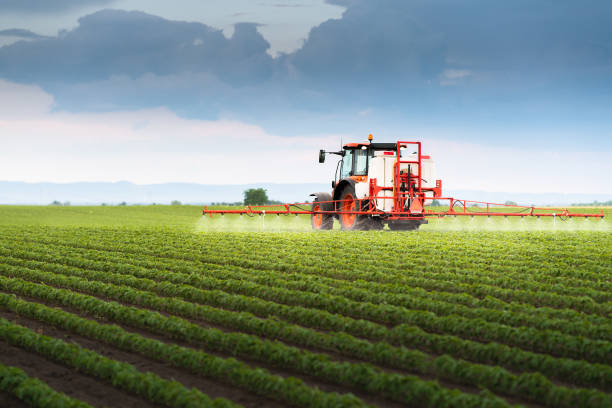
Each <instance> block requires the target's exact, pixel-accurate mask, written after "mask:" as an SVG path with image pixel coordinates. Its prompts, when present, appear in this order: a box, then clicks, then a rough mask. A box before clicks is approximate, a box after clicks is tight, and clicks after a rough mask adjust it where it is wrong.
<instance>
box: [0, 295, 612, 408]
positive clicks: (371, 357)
mask: <svg viewBox="0 0 612 408" xmlns="http://www.w3.org/2000/svg"><path fill="white" fill-rule="evenodd" d="M138 296H139V298H141V299H142V298H145V299H146V298H149V299H150V298H151V297H154V295H151V294H148V293H144V292H139V293H138ZM151 303H154V301H153V302H151ZM0 305H1V306H3V307H5V308H8V309H10V310H12V311H14V312H16V313H18V314H19V315H21V316H29V317H32V318H36V319H42V320H44V321H46V322H48V323H51V324H54V325H56V326H61V327H62V328H66V329H69V330H77V331H78V333H79V334H82V335H87V336H90V337H91V336H96V335H97V336H98V337H96V338H97V339H98V340H105V339H106V340H107V341H108V339H107V336H102V335H101V334H99V333H100V332H101V330H102V328H97V327H98V326H97V324H96V323H95V322H92V321H88V322H90V323H89V324H88V325H86V324H85V323H84V322H85V321H87V320H85V319H82V318H79V317H76V316H74V315H72V314H70V313H67V312H64V311H61V310H57V309H51V308H48V307H46V306H43V305H40V304H34V303H30V302H25V301H21V300H18V299H15V298H13V297H11V296H10V295H5V294H1V293H0ZM164 309H165V310H167V309H168V308H167V307H165V308H164ZM180 309H181V310H186V309H187V305H184V306H182V307H181V308H180ZM202 309H204V310H202ZM194 311H195V312H196V313H191V314H189V315H190V316H192V317H201V316H207V317H208V318H209V321H210V322H212V323H214V324H223V325H225V326H227V327H232V328H239V329H243V330H245V331H247V332H252V333H255V334H260V335H264V336H271V335H273V336H274V337H276V338H278V339H281V340H289V341H291V342H292V343H295V344H299V345H302V346H307V347H316V348H321V349H327V350H330V351H339V352H341V353H342V354H345V355H347V356H350V357H353V358H361V359H367V360H368V361H371V362H374V363H382V364H383V365H387V366H392V367H396V368H400V369H401V368H404V369H405V368H410V369H411V370H413V371H414V372H417V373H420V374H429V375H434V376H436V377H438V378H445V379H448V380H451V381H454V382H457V383H464V384H469V385H472V386H476V387H482V386H484V387H487V388H489V389H490V390H492V391H494V392H497V393H499V394H503V395H509V396H513V397H516V398H522V399H527V400H530V401H532V402H536V403H540V404H542V405H545V406H549V407H568V408H569V407H575V406H583V405H584V404H585V403H586V401H600V400H603V399H605V398H604V397H605V395H604V394H603V393H601V392H598V391H587V390H581V389H568V388H565V387H559V386H556V385H554V384H553V383H552V382H550V381H549V380H547V379H546V378H545V377H543V376H542V375H541V374H536V373H525V374H521V375H519V376H517V375H513V374H511V373H509V372H507V371H506V370H504V369H502V368H500V367H490V366H483V365H478V364H472V363H468V362H465V361H461V360H455V359H453V358H451V357H449V356H441V357H438V358H435V359H433V360H430V359H429V358H428V357H427V356H426V355H424V354H423V353H420V352H416V351H411V350H406V349H403V348H396V347H392V346H390V345H388V344H385V343H378V344H371V343H368V342H366V341H363V340H357V339H354V338H352V337H351V336H348V335H343V334H335V333H331V334H325V333H319V332H313V331H311V330H307V329H303V328H300V327H296V326H292V325H288V324H287V323H283V322H280V321H277V320H274V319H257V318H254V316H252V315H248V314H245V313H236V312H228V311H224V310H219V309H212V308H197V307H194ZM183 314H188V313H183ZM77 323H78V324H77ZM93 326H95V327H93ZM105 330H106V326H105ZM108 330H110V329H108ZM113 330H115V329H113ZM117 330H119V331H121V329H117ZM115 331H116V330H115ZM97 333H98V334H97ZM112 333H114V331H112ZM122 333H123V332H122ZM100 336H102V337H100ZM113 338H115V337H113ZM122 338H123V337H122ZM134 339H135V340H134V341H133V343H134V344H133V345H132V347H131V348H130V345H131V342H130V341H129V338H128V337H125V338H124V340H122V341H118V340H112V341H111V344H119V345H120V346H121V348H124V349H127V350H129V351H136V352H141V353H143V352H142V351H140V350H139V349H137V348H136V347H142V346H137V345H138V344H142V343H143V342H144V341H145V340H143V339H141V338H140V337H139V336H137V335H134ZM151 341H152V342H154V341H153V340H151ZM159 347H161V345H158V346H156V347H149V348H147V350H153V355H152V356H151V355H149V354H147V355H148V356H149V357H153V358H156V355H155V353H159ZM175 347H178V346H175ZM179 350H180V351H181V353H184V352H185V349H183V348H179ZM186 350H190V349H186ZM190 352H191V351H190ZM168 355H170V356H171V355H172V354H168ZM164 358H165V359H166V360H170V359H169V358H168V357H164ZM211 358H212V357H210V356H209V357H207V359H211ZM180 360H181V359H179V361H180ZM188 360H189V361H198V362H199V361H200V360H201V356H200V358H198V359H196V360H193V359H192V358H189V359H188ZM183 364H184V363H183ZM192 364H193V363H192ZM198 364H199V365H196V366H195V367H199V370H200V371H199V372H201V373H204V374H208V376H210V375H211V373H217V372H227V371H229V369H228V368H227V367H225V366H224V365H223V364H221V363H218V364H215V365H213V366H212V367H209V366H208V365H205V364H202V363H201V362H200V363H198ZM233 364H234V365H237V364H238V363H233ZM226 365H227V364H226ZM219 366H221V367H222V368H221V369H219V368H220V367H219ZM188 368H189V367H188ZM190 369H191V370H192V371H193V368H190ZM243 370H244V369H243ZM231 377H232V376H229V378H231ZM241 377H245V375H242V376H241ZM262 381H263V380H259V381H254V382H253V383H248V384H247V386H248V385H252V384H255V389H253V387H252V386H251V387H250V388H249V389H250V390H251V391H255V392H260V393H261V391H259V390H258V388H257V384H259V383H261V382H262ZM275 381H276V382H279V380H277V379H275ZM233 385H238V386H243V387H244V386H245V384H242V383H240V384H233ZM271 388H272V389H273V393H272V396H273V397H274V396H276V395H282V396H285V395H287V399H285V402H288V401H293V400H294V399H295V395H296V394H295V392H293V390H292V391H290V392H285V393H283V392H279V390H278V387H265V389H266V390H269V389H271ZM282 391H284V389H282ZM299 394H300V395H308V393H304V392H303V391H301V392H300V393H299ZM311 399H312V398H307V399H306V400H307V401H306V402H308V401H310V400H311ZM611 402H612V401H611ZM306 406H308V405H306Z"/></svg>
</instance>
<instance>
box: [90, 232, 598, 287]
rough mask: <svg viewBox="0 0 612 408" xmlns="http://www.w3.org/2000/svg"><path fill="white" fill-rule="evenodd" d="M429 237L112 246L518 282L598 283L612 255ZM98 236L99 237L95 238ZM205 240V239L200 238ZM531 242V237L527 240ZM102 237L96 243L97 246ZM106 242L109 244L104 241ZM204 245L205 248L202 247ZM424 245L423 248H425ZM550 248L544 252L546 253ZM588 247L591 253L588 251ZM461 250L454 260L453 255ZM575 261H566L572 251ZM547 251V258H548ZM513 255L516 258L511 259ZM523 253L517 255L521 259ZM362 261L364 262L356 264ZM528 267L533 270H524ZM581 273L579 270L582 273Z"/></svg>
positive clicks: (209, 237)
mask: <svg viewBox="0 0 612 408" xmlns="http://www.w3.org/2000/svg"><path fill="white" fill-rule="evenodd" d="M450 235H451V237H449V234H447V233H444V234H439V235H437V236H436V234H428V235H422V236H420V237H419V236H417V237H411V236H407V237H405V239H403V240H401V241H398V240H396V239H394V238H393V237H389V236H385V235H377V236H376V240H372V237H371V236H360V235H356V236H351V237H350V241H351V243H352V244H354V245H355V246H357V247H359V248H367V249H368V251H367V252H365V253H364V252H363V251H359V252H358V253H347V252H346V251H345V245H346V240H347V239H348V238H347V237H343V236H342V235H333V236H328V237H327V236H315V237H312V236H308V241H305V240H304V237H305V236H304V235H303V234H284V235H283V239H282V240H278V239H276V238H277V237H275V236H274V234H272V235H266V234H257V235H256V236H251V237H244V236H243V235H240V234H231V233H230V234H223V236H220V235H219V234H202V235H200V234H198V236H196V237H195V239H194V237H192V236H189V235H186V234H181V233H172V232H169V233H168V234H163V236H159V235H156V234H140V233H138V234H134V233H133V232H129V231H128V232H126V233H125V234H124V233H123V232H122V233H120V234H116V233H114V232H113V233H111V236H110V237H109V238H110V239H108V240H107V241H108V242H115V243H117V244H118V245H119V246H125V245H133V244H134V243H137V244H139V245H140V244H142V245H144V246H146V247H147V248H155V250H169V251H170V252H171V253H173V254H174V253H178V254H183V253H202V254H203V255H204V256H208V255H210V254H228V255H231V254H232V253H234V254H235V253H242V254H244V253H249V258H250V259H254V260H257V259H262V258H263V259H264V260H267V259H266V258H267V257H266V254H268V253H274V255H275V256H274V258H275V260H279V262H282V261H289V263H290V264H291V265H295V264H296V263H299V262H300V261H301V260H303V259H305V258H307V259H308V264H313V265H315V266H316V267H317V268H319V267H322V268H325V267H328V268H329V269H338V268H340V269H347V268H346V266H347V265H351V269H352V268H361V269H362V270H364V271H367V270H372V269H374V268H377V267H381V266H382V267H383V268H384V269H387V267H389V268H390V269H391V271H397V270H398V269H402V267H403V266H405V265H406V264H405V263H404V261H405V260H408V259H409V263H408V264H409V265H410V266H411V269H415V270H420V268H421V267H426V268H427V270H426V271H428V270H431V269H433V270H434V271H435V269H449V270H453V271H456V272H473V273H476V272H478V271H482V272H483V273H487V274H488V273H491V272H494V273H497V272H496V271H498V270H499V271H500V272H499V273H500V274H502V275H504V276H506V275H508V274H509V273H510V274H513V275H517V274H516V272H517V271H518V272H519V274H518V275H517V278H518V279H519V280H525V279H532V278H537V277H538V276H540V275H542V276H544V273H543V272H541V271H540V269H541V268H542V267H543V266H547V268H548V269H547V272H549V273H550V274H549V275H548V277H550V276H553V277H557V276H559V274H560V272H562V270H563V269H565V271H566V274H565V276H567V277H574V278H575V277H576V276H580V274H581V273H589V277H592V278H593V279H591V280H593V281H597V280H598V275H597V274H594V273H592V272H589V271H605V270H608V271H609V267H608V264H607V263H606V261H605V259H606V256H607V257H609V256H610V251H606V247H605V245H602V244H604V242H603V239H604V238H605V236H601V237H602V238H601V240H600V241H601V242H600V244H599V245H598V244H597V238H598V236H597V235H593V234H588V235H586V236H585V235H580V234H575V239H574V240H556V239H553V240H546V241H544V242H543V244H544V245H537V246H535V245H533V243H534V241H535V242H537V237H538V234H532V233H530V234H527V235H525V236H524V237H523V239H520V240H517V245H516V246H515V248H513V249H512V250H510V248H509V246H510V245H509V244H510V243H511V242H512V236H508V235H507V234H503V235H502V236H501V237H502V238H503V239H500V240H492V238H494V237H495V234H490V233H486V234H485V235H483V237H484V238H487V245H486V246H482V243H481V242H480V241H478V240H474V235H475V234H470V235H469V237H466V236H465V235H463V234H461V236H459V237H456V238H460V240H459V242H458V243H457V244H458V245H456V247H457V250H455V251H453V250H450V249H449V248H451V247H452V246H453V237H452V235H453V234H450ZM96 238H98V237H96ZM201 238H203V239H201ZM526 238H527V239H526ZM82 240H83V242H90V241H92V240H91V237H87V236H83V237H82ZM98 241H99V240H98V239H95V240H93V241H92V242H94V243H95V242H98ZM105 241H106V240H105ZM203 242H205V245H202V244H203ZM420 243H422V245H421V244H420ZM567 243H573V244H572V245H570V246H568V247H567V248H562V250H561V251H555V250H556V249H557V248H558V247H559V246H562V245H564V244H567ZM321 245H325V248H326V251H324V252H322V251H321V250H320V248H321ZM544 246H545V248H546V251H545V252H543V251H542V249H543V248H544ZM587 246H588V251H587V250H586V249H585V247H587ZM452 252H456V253H455V254H454V255H455V256H449V255H450V254H451V253H452ZM568 252H569V253H571V254H572V257H567V256H566V254H567V253H568ZM543 253H545V254H546V256H543ZM507 254H511V255H507ZM517 255H518V256H517ZM355 261H359V262H355ZM460 266H465V269H462V270H457V269H456V268H457V267H460ZM523 268H528V269H524V270H523ZM577 269H579V270H577Z"/></svg>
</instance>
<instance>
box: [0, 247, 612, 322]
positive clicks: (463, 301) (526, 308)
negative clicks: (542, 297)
mask: <svg viewBox="0 0 612 408" xmlns="http://www.w3.org/2000/svg"><path fill="white" fill-rule="evenodd" d="M5 245H6V244H5ZM49 247H52V248H53V249H49ZM58 247H60V248H62V249H58ZM10 248H11V250H12V251H13V252H12V254H13V255H14V256H17V253H16V250H15V249H13V248H14V247H10ZM18 248H23V249H25V251H26V252H27V253H34V252H36V253H37V254H41V253H44V254H45V256H48V257H51V258H49V259H55V258H56V257H57V256H60V255H61V256H62V259H69V261H73V260H75V259H81V258H85V259H90V260H94V261H100V262H103V263H105V265H103V266H101V267H102V268H106V269H109V268H115V269H122V268H124V267H131V265H133V266H140V267H145V268H147V269H155V270H160V271H164V272H167V271H176V272H181V273H196V274H202V273H204V274H207V275H212V274H215V276H217V277H220V276H223V275H226V274H227V273H232V274H236V275H235V276H240V279H245V280H249V278H251V279H252V277H256V278H257V277H259V276H262V275H264V276H275V277H278V278H282V279H284V280H285V281H296V280H297V281H302V280H303V279H305V278H307V279H309V280H313V281H316V282H320V283H322V284H325V285H327V286H331V287H346V286H350V287H351V288H356V289H364V290H369V291H372V292H375V293H390V294H396V293H399V294H405V295H409V296H410V297H411V298H418V299H423V300H430V301H434V302H443V303H449V304H460V305H465V306H468V309H467V310H472V309H495V310H500V311H503V312H504V314H505V315H506V316H507V315H508V313H507V312H512V314H514V315H520V316H524V318H525V319H528V320H531V321H533V319H536V318H538V317H539V318H540V319H539V320H543V321H545V322H546V323H542V324H545V325H550V326H547V327H546V328H550V329H559V330H561V329H560V328H558V327H555V326H554V325H555V324H556V322H555V321H556V320H571V321H573V322H579V321H583V322H585V324H586V323H590V324H594V325H601V326H607V325H609V324H610V323H609V319H608V318H607V317H604V316H599V315H587V314H584V313H580V312H578V311H575V310H573V309H552V308H546V307H534V306H532V305H529V304H524V303H508V302H504V301H501V300H497V299H495V298H493V297H490V296H487V297H485V298H484V299H479V298H476V297H473V296H470V295H468V294H456V293H450V292H435V291H427V290H425V289H422V288H418V287H411V286H407V285H399V284H393V283H378V282H373V281H364V280H351V281H347V280H343V279H334V278H329V277H325V276H321V275H315V274H308V273H301V272H296V271H293V272H278V271H272V270H258V269H247V268H244V267H240V266H227V265H221V264H210V263H202V262H197V261H186V260H177V259H172V260H169V259H160V258H156V257H153V256H148V255H145V254H142V253H141V254H138V256H137V257H136V256H133V255H131V254H126V253H122V252H119V251H112V252H109V251H108V250H102V249H88V248H76V247H73V246H63V245H57V246H53V245H51V244H45V246H44V248H43V246H42V245H40V244H38V245H36V244H29V245H25V247H24V246H18ZM38 256H39V255H37V256H34V257H33V259H41V260H42V258H39V257H38ZM99 267H100V266H96V268H99ZM463 310H465V309H463ZM454 313H456V314H459V315H462V313H457V312H456V311H455V312H454ZM467 313H470V312H467ZM485 315H486V313H485ZM485 320H489V319H485ZM559 324H562V323H561V322H559ZM524 325H528V324H524ZM588 330H589V329H585V332H582V333H588ZM594 330H597V329H594ZM602 332H603V333H609V332H608V331H607V329H606V327H603V328H602ZM574 334H576V333H574Z"/></svg>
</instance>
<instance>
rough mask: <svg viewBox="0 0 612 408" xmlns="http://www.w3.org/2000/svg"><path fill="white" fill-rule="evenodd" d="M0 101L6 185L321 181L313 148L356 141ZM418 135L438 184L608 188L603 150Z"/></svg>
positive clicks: (1, 91)
mask: <svg viewBox="0 0 612 408" xmlns="http://www.w3.org/2000/svg"><path fill="white" fill-rule="evenodd" d="M0 106H1V107H2V109H0V180H10V181H30V182H36V181H55V182H70V181H120V180H126V181H132V182H135V183H141V184H148V183H161V182H195V183H202V184H242V183H257V182H278V183H302V182H321V183H327V182H328V181H330V180H331V179H332V177H333V173H334V170H335V164H336V163H335V162H336V160H335V159H336V157H335V156H333V157H330V158H329V159H330V160H328V162H326V163H325V164H323V165H321V164H319V163H318V162H317V152H318V150H319V149H321V148H322V149H326V150H336V149H337V147H338V142H339V140H340V137H342V138H343V140H344V141H345V142H347V141H352V140H359V139H361V138H363V135H359V136H355V135H352V136H351V135H339V134H335V135H312V136H309V137H281V136H278V135H273V134H270V133H268V132H266V131H265V130H264V129H263V128H261V127H259V126H255V125H251V124H247V123H242V122H239V121H232V120H217V121H205V120H190V119H184V118H181V117H179V116H177V115H176V114H175V113H173V112H172V111H170V110H168V109H166V108H157V109H145V110H135V111H123V112H111V113H96V114H74V113H66V112H53V111H51V108H52V106H53V98H52V97H51V96H49V95H48V94H46V93H45V92H43V91H42V90H41V89H40V88H37V87H34V86H26V85H17V84H13V83H9V82H5V81H0ZM419 133H420V134H421V135H423V136H422V137H420V138H419V139H421V140H422V142H423V150H424V153H429V154H431V155H432V156H433V159H434V161H435V163H436V167H437V173H438V174H437V176H438V178H441V179H442V180H443V186H444V188H445V189H446V190H458V189H473V190H486V191H507V192H527V193H529V192H533V193H537V192H566V193H606V192H612V181H611V180H610V178H609V175H610V174H612V162H611V161H610V160H609V152H588V151H571V152H570V151H555V150H554V147H551V148H550V149H546V150H542V149H540V150H534V149H532V148H530V147H529V146H519V147H499V146H489V145H486V144H473V143H472V144H470V143H464V142H454V141H451V140H449V136H448V135H449V133H448V132H447V131H444V130H432V131H430V132H427V131H425V130H422V131H420V132H419ZM364 134H365V132H364ZM445 135H446V136H445ZM379 136H380V137H379ZM375 137H376V140H377V141H383V139H382V135H375ZM402 139H403V140H411V139H415V138H414V137H406V136H404V137H402ZM387 141H389V140H387ZM461 198H466V199H469V198H470V197H461Z"/></svg>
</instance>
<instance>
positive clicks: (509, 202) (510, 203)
mask: <svg viewBox="0 0 612 408" xmlns="http://www.w3.org/2000/svg"><path fill="white" fill-rule="evenodd" d="M504 204H506V205H518V204H516V202H514V201H510V200H508V201H506V202H505V203H504Z"/></svg>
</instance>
